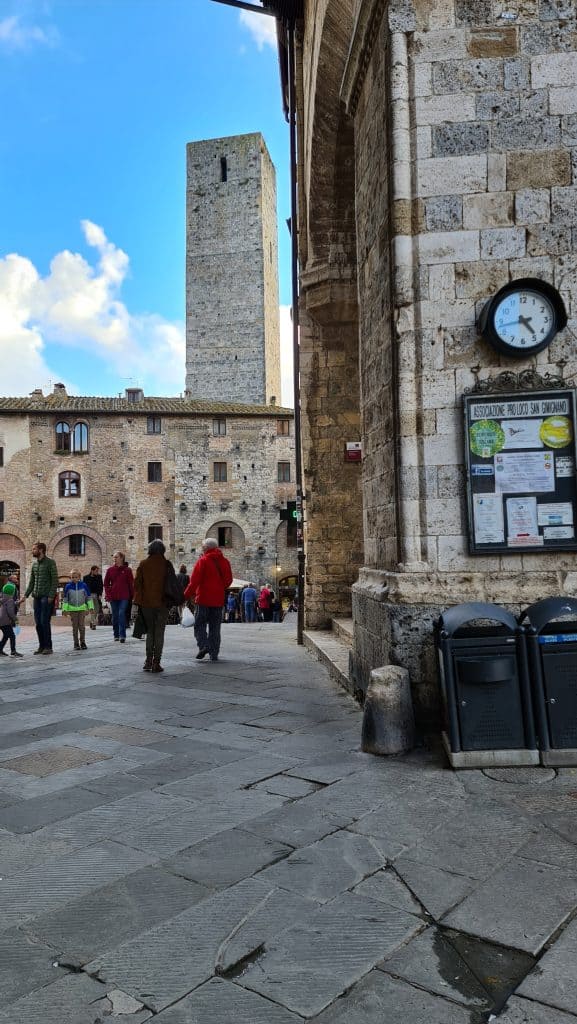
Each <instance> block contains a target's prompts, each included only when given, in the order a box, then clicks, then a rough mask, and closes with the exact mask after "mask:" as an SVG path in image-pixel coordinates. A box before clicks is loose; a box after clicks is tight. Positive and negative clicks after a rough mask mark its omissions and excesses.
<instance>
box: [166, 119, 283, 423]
mask: <svg viewBox="0 0 577 1024" xmlns="http://www.w3.org/2000/svg"><path fill="white" fill-rule="evenodd" d="M186 390H187V393H188V395H189V396H190V397H192V398H206V399H215V400H220V401H225V402H244V403H251V404H259V405H260V404H268V403H270V402H273V401H276V402H277V403H280V348H279V308H278V258H277V218H276V180H275V169H274V166H273V163H272V161H271V158H270V156H269V153H268V150H267V148H266V145H265V143H264V140H263V138H262V136H261V135H260V133H255V134H251V135H233V136H231V137H229V138H224V139H206V140H203V141H201V142H191V143H189V145H188V146H187V185H186Z"/></svg>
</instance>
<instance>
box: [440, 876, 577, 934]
mask: <svg viewBox="0 0 577 1024" xmlns="http://www.w3.org/2000/svg"><path fill="white" fill-rule="evenodd" d="M575 907H577V875H570V874H568V873H567V872H566V871H564V870H563V869H562V868H558V867H553V866H550V865H545V864H540V863H537V862H533V861H530V860H524V859H522V858H520V857H513V858H511V860H509V861H508V863H507V864H506V865H505V867H504V868H502V870H501V871H498V872H497V873H496V874H495V875H493V876H492V877H491V878H489V879H487V881H486V882H484V883H483V884H482V885H481V886H479V888H478V889H476V890H475V891H474V892H473V893H472V894H471V895H470V896H467V897H466V898H465V900H464V901H463V902H462V903H461V904H460V906H459V907H457V908H456V910H453V911H452V912H451V913H450V914H448V916H447V917H446V918H445V919H444V923H445V924H447V925H448V926H449V927H450V928H456V929H457V930H459V931H464V932H467V933H468V934H469V935H477V936H479V937H480V938H483V939H488V940H489V941H492V942H499V943H501V944H502V945H505V946H512V947H513V948H514V949H522V950H525V951H526V952H527V953H532V954H536V953H538V952H539V951H540V950H541V949H542V948H543V946H544V944H545V943H546V942H547V940H548V939H549V938H550V937H551V935H552V934H553V933H554V932H555V931H556V930H557V928H559V927H560V925H561V924H562V923H563V921H564V920H565V919H566V918H567V917H568V915H569V914H570V913H571V912H572V910H574V909H575Z"/></svg>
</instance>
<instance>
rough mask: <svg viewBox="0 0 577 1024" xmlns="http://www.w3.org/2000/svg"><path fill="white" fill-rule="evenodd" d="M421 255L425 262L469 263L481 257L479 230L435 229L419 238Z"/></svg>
mask: <svg viewBox="0 0 577 1024" xmlns="http://www.w3.org/2000/svg"><path fill="white" fill-rule="evenodd" d="M417 244H418V250H419V257H420V259H421V260H422V261H423V262H424V263H429V264H434V263H467V262H469V261H471V260H473V261H476V260H478V259H479V255H480V249H479V232H478V231H447V232H444V231H435V232H433V231H432V232H430V234H428V235H420V236H419V238H418V243H417Z"/></svg>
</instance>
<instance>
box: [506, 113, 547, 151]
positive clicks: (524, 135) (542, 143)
mask: <svg viewBox="0 0 577 1024" xmlns="http://www.w3.org/2000/svg"><path fill="white" fill-rule="evenodd" d="M560 143H561V126H560V124H559V118H558V117H543V116H535V115H534V114H531V113H529V114H522V115H520V116H516V117H506V118H503V119H502V120H500V121H495V123H494V124H493V125H492V126H491V145H492V146H493V148H495V149H498V150H501V151H507V150H512V149H525V150H529V149H530V150H535V149H550V148H554V147H555V146H559V144H560Z"/></svg>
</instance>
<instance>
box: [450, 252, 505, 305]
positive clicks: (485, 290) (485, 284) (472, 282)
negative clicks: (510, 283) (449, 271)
mask: <svg viewBox="0 0 577 1024" xmlns="http://www.w3.org/2000/svg"><path fill="white" fill-rule="evenodd" d="M507 275H508V267H507V263H506V261H505V260H495V261H493V262H488V261H484V262H482V263H481V262H479V263H456V264H455V292H456V295H457V298H459V299H469V300H473V301H476V300H477V299H482V298H489V296H491V295H492V294H493V293H494V292H496V291H498V290H499V288H501V287H502V286H503V284H505V282H506V281H507Z"/></svg>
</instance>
